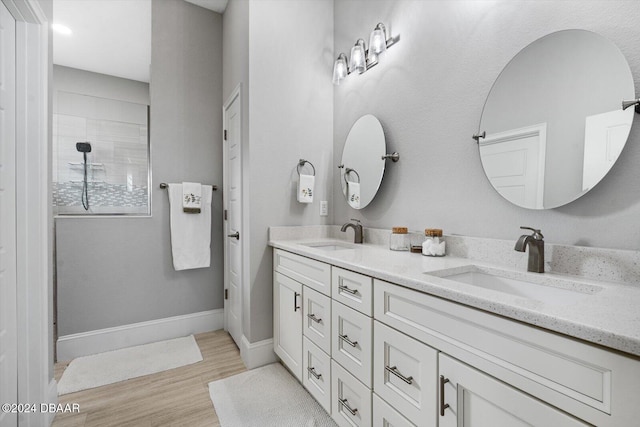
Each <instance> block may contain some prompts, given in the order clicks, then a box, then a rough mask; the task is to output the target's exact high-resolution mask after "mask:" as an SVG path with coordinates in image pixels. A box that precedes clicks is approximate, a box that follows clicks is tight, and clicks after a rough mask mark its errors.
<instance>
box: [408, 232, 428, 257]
mask: <svg viewBox="0 0 640 427" xmlns="http://www.w3.org/2000/svg"><path fill="white" fill-rule="evenodd" d="M409 235H410V236H411V237H410V238H409V239H410V241H411V244H410V246H409V250H410V251H411V252H412V253H417V254H421V253H422V242H424V233H423V232H422V231H411V232H410V233H409Z"/></svg>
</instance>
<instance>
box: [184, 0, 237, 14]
mask: <svg viewBox="0 0 640 427" xmlns="http://www.w3.org/2000/svg"><path fill="white" fill-rule="evenodd" d="M185 1H188V2H189V3H193V4H197V5H198V6H200V7H204V8H205V9H209V10H213V11H214V12H218V13H224V10H225V9H226V8H227V3H228V2H229V0H185Z"/></svg>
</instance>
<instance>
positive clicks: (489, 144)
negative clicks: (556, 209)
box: [479, 124, 547, 209]
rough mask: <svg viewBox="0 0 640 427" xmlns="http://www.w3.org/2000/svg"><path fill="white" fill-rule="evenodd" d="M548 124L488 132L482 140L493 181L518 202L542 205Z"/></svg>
mask: <svg viewBox="0 0 640 427" xmlns="http://www.w3.org/2000/svg"><path fill="white" fill-rule="evenodd" d="M546 129H547V126H546V124H541V125H535V126H530V127H527V128H521V129H514V130H509V131H505V132H499V133H494V134H488V135H487V136H486V137H485V138H483V139H482V140H480V141H479V145H480V157H481V158H482V166H483V167H484V171H485V173H486V174H487V177H488V178H489V181H490V182H491V185H493V187H494V188H495V189H496V190H497V191H498V193H500V194H501V195H502V197H504V198H505V199H507V200H509V201H510V202H512V203H515V204H516V205H518V206H523V207H527V208H538V209H541V208H542V207H543V201H544V167H545V152H546Z"/></svg>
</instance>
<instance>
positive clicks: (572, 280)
mask: <svg viewBox="0 0 640 427" xmlns="http://www.w3.org/2000/svg"><path fill="white" fill-rule="evenodd" d="M337 240H338V239H335V238H334V239H328V238H314V239H291V240H284V239H283V240H272V241H270V242H269V245H270V246H272V247H274V248H278V249H282V250H285V251H289V252H293V253H296V254H298V255H302V256H306V257H309V258H313V259H315V260H318V261H322V262H326V263H329V264H332V265H335V266H338V267H342V268H345V269H347V270H351V271H355V272H358V273H362V274H366V275H368V276H372V277H374V278H377V279H380V280H384V281H387V282H392V283H395V284H398V285H401V286H404V287H407V288H411V289H415V290H418V291H421V292H425V293H428V294H431V295H434V296H437V297H441V298H445V299H447V300H450V301H455V302H458V303H461V304H464V305H467V306H471V307H475V308H478V309H482V310H485V311H487V312H490V313H495V314H498V315H501V316H504V317H508V318H511V319H515V320H519V321H521V322H524V323H528V324H531V325H535V326H539V327H541V328H545V329H548V330H551V331H555V332H559V333H561V334H565V335H568V336H571V337H575V338H579V339H582V340H584V341H588V342H591V343H595V344H599V345H602V346H605V347H609V348H612V349H615V350H620V351H622V352H625V353H629V354H632V355H635V356H640V286H638V285H631V284H624V283H613V282H604V281H596V280H590V279H585V278H582V277H578V276H569V275H561V274H556V273H548V272H547V273H544V274H539V273H527V272H523V271H522V270H516V269H514V268H509V267H505V266H503V265H500V266H498V265H495V264H491V263H488V262H483V261H477V260H473V259H468V258H458V257H452V256H445V257H439V258H435V257H427V256H422V254H419V253H410V252H407V251H404V252H396V251H390V250H389V249H387V248H386V247H385V246H382V245H375V244H367V243H365V244H361V245H353V248H352V249H347V250H337V251H327V250H323V249H321V248H313V247H310V246H307V245H308V244H309V243H321V242H335V241H337ZM340 241H342V242H345V243H347V241H346V240H340ZM470 264H472V265H476V266H480V267H484V268H496V269H499V270H501V271H502V272H507V273H508V272H513V273H514V274H517V275H518V276H520V278H522V277H523V276H524V277H525V278H526V280H528V281H532V282H534V283H540V284H543V285H547V286H551V287H565V288H567V287H568V288H571V287H572V286H575V287H576V288H578V290H579V292H577V297H576V298H572V300H571V301H570V302H568V303H564V302H561V301H552V302H543V301H538V300H535V299H532V298H526V297H522V296H516V295H513V294H510V293H506V292H501V291H495V290H491V289H485V288H482V287H479V286H474V285H467V284H463V283H459V282H455V281H452V280H446V279H442V278H440V277H435V276H432V275H430V274H429V273H433V272H438V271H439V270H443V269H451V268H461V267H464V266H468V265H470ZM436 274H437V273H436ZM567 284H568V285H567Z"/></svg>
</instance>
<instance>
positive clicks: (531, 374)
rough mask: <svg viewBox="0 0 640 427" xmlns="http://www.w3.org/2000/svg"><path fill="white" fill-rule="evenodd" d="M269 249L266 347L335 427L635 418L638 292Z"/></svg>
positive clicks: (398, 257) (474, 267)
mask: <svg viewBox="0 0 640 427" xmlns="http://www.w3.org/2000/svg"><path fill="white" fill-rule="evenodd" d="M285 234H286V233H285ZM271 239H272V240H271V243H270V244H271V246H273V247H274V251H273V269H274V272H273V286H274V289H273V290H274V350H275V352H276V354H277V355H278V356H279V357H280V359H281V360H282V362H283V363H284V365H285V366H286V367H287V368H288V369H289V370H290V371H291V372H292V373H293V374H294V375H295V376H296V377H297V378H298V380H299V381H300V382H301V383H302V384H303V385H304V386H305V388H306V389H307V390H308V391H309V393H311V395H313V396H314V397H315V398H316V400H317V401H318V402H319V403H320V404H321V405H322V406H323V407H324V409H325V410H326V411H327V412H329V413H330V414H331V415H332V417H333V419H334V420H335V421H336V423H337V424H338V425H340V426H370V425H375V426H388V425H394V426H437V425H439V426H452V427H453V426H460V425H469V421H470V420H475V421H478V420H480V421H482V423H481V424H482V425H487V424H486V423H487V421H488V420H491V422H490V425H491V426H508V427H512V426H517V425H539V426H582V425H597V426H630V425H636V424H637V420H638V419H640V406H639V405H638V400H639V399H640V328H639V327H638V326H639V325H640V319H639V318H638V316H637V314H636V313H637V305H638V303H640V287H637V286H631V285H624V284H617V283H606V282H602V281H597V280H589V279H584V278H579V277H572V276H565V275H559V274H554V273H545V274H536V273H526V272H525V270H518V269H515V268H510V267H505V266H504V265H496V264H492V263H489V262H486V261H478V260H474V259H468V258H461V257H452V256H447V257H443V258H431V257H423V256H421V255H420V254H411V253H408V252H402V253H400V252H392V251H389V250H388V249H387V248H386V247H385V246H384V245H376V244H363V245H355V244H352V243H349V242H347V241H344V240H337V239H327V238H318V237H316V238H311V239H309V238H308V237H307V238H306V239H301V238H292V237H291V236H284V235H282V234H279V235H277V236H276V235H274V234H272V236H271Z"/></svg>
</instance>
